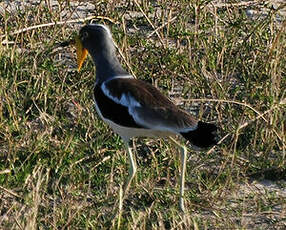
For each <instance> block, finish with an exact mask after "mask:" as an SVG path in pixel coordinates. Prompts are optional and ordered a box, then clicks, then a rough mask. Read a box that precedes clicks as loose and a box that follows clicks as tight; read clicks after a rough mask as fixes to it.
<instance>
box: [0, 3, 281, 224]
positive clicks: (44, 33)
mask: <svg viewBox="0 0 286 230" xmlns="http://www.w3.org/2000/svg"><path fill="white" fill-rule="evenodd" d="M88 2H89V3H90V4H91V5H92V4H94V5H95V10H94V11H92V10H88V9H85V8H84V7H85V6H87V3H86V1H83V2H82V3H79V2H77V3H74V1H72V2H68V1H59V4H58V6H51V5H49V4H48V1H47V2H44V1H42V2H41V4H42V5H41V7H40V6H35V5H34V6H33V7H26V8H24V9H21V10H20V9H18V10H17V9H14V10H11V8H7V10H6V11H5V12H4V11H3V12H2V11H1V18H0V25H1V27H0V30H1V34H2V35H1V39H2V42H1V44H2V45H1V46H0V73H1V78H0V84H1V87H0V100H1V101H0V153H1V154H0V162H1V163H0V185H1V186H0V196H1V202H0V210H1V212H0V213H1V215H0V226H1V229H52V228H53V229H279V228H280V229H282V228H283V227H285V225H286V219H285V212H286V206H285V204H286V198H285V197H286V195H285V188H286V185H285V179H286V169H285V151H286V148H285V146H286V133H285V132H286V131H285V130H286V112H285V111H286V110H285V103H286V101H285V96H286V95H285V94H286V68H285V67H286V58H285V53H286V39H285V27H286V24H285V17H284V16H283V15H280V16H279V13H280V12H281V10H283V8H284V10H285V4H284V5H283V4H282V3H281V5H280V7H278V8H273V7H272V6H271V4H270V3H268V2H267V1H264V2H260V1H253V2H252V4H250V5H243V4H241V2H240V1H232V3H233V4H231V3H228V4H223V3H221V4H219V3H220V2H219V1H218V2H216V3H212V1H193V2H191V3H189V2H188V1H172V2H169V1H161V2H160V3H155V2H149V1H142V2H140V3H139V2H137V1H128V2H127V3H123V2H117V1H114V2H111V1H101V2H99V3H97V2H95V1H88ZM258 2H260V3H258ZM1 4H2V3H1ZM3 4H4V3H3ZM248 4H249V3H248ZM88 6H90V5H88ZM79 8H83V9H85V10H83V11H79V10H78V9H79ZM246 8H249V9H253V10H257V11H258V12H257V14H255V16H254V17H253V18H249V17H248V16H247V15H246V13H245V10H246ZM9 9H10V10H9ZM262 11H263V12H264V13H262ZM81 12H85V13H84V14H83V15H80V13H81ZM87 15H96V16H104V17H108V18H110V19H112V20H114V21H116V22H118V24H112V23H110V22H109V21H108V20H100V19H98V20H97V21H98V22H101V23H103V22H105V23H107V24H109V25H110V28H111V30H112V32H113V34H114V39H115V41H116V43H117V45H118V47H119V49H120V50H121V52H122V54H123V56H124V59H123V58H122V57H121V61H122V63H123V64H124V66H125V67H126V68H127V69H129V71H131V70H132V71H133V73H134V75H135V76H137V78H140V79H144V80H146V81H148V82H151V83H152V84H154V85H156V86H158V87H159V88H160V89H161V91H163V92H164V93H165V94H166V95H169V96H170V97H172V98H173V99H174V101H176V102H177V103H178V104H179V105H180V106H181V107H183V108H185V109H186V110H188V111H189V112H191V113H194V114H195V115H196V116H197V117H198V118H200V119H203V120H207V121H216V123H217V124H218V126H219V128H220V130H221V137H225V136H226V135H227V136H226V138H225V139H223V141H222V143H221V144H220V145H218V146H217V147H216V148H215V149H214V150H212V151H210V152H201V153H199V152H194V151H191V150H190V154H189V157H188V162H187V175H186V187H187V188H186V193H185V199H186V207H187V212H186V213H185V214H182V213H180V211H179V209H178V189H179V186H178V176H179V164H180V161H179V154H178V150H177V149H176V148H175V147H174V146H172V145H171V144H170V143H169V142H168V141H167V140H163V139H162V140H160V139H158V140H157V139H153V140H152V139H143V138H139V139H138V140H136V142H134V146H136V149H137V153H136V158H137V164H138V172H137V175H136V179H135V180H134V182H133V183H132V186H131V189H130V192H129V194H128V197H127V199H126V200H125V201H124V205H123V211H122V213H120V215H119V214H118V213H117V209H118V203H119V191H120V186H121V185H122V184H123V183H124V181H125V179H126V177H127V173H128V162H127V156H126V153H125V151H124V146H123V143H122V141H121V140H120V138H119V137H118V136H116V135H114V134H113V133H112V132H111V130H110V129H109V128H108V127H107V126H106V125H105V124H104V123H103V122H102V121H101V120H100V119H98V117H97V115H96V113H95V110H94V108H93V102H92V88H93V84H94V80H95V76H94V65H93V63H92V61H91V59H89V61H88V62H87V63H86V64H85V65H84V68H83V70H82V71H81V72H80V73H77V72H76V60H75V57H74V54H73V50H72V49H69V48H68V49H67V48H65V49H63V48H59V47H57V44H58V43H59V42H62V41H64V40H67V39H69V38H70V37H71V36H72V35H71V34H73V33H76V32H77V31H78V29H79V28H80V26H82V25H83V24H82V23H67V24H61V25H53V26H52V25H50V26H45V27H39V28H33V29H31V30H29V31H27V32H18V33H16V34H15V33H14V34H13V32H15V31H17V30H19V29H22V28H29V27H31V26H34V25H43V24H46V23H50V22H63V21H65V20H70V19H72V18H73V17H76V18H79V17H80V18H84V17H85V16H87ZM278 16H279V18H280V19H281V18H282V19H283V20H284V21H283V20H282V21H280V22H279V20H278V19H279V18H278ZM283 17H284V18H283ZM277 18H278V19H277ZM162 25H164V26H162ZM156 28H160V29H158V30H157V33H155V32H154V31H155V29H156ZM266 182H267V183H271V186H266V185H265V183H266Z"/></svg>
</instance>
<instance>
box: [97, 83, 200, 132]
mask: <svg viewBox="0 0 286 230" xmlns="http://www.w3.org/2000/svg"><path fill="white" fill-rule="evenodd" d="M102 90H103V92H104V93H105V95H106V96H108V97H109V98H110V99H112V100H114V101H115V102H116V103H118V104H121V105H123V106H126V107H128V112H129V114H130V115H131V116H132V117H133V119H134V121H135V122H136V123H137V124H138V125H141V126H144V127H147V128H150V129H156V130H161V131H171V132H176V133H180V132H186V131H191V130H194V129H195V128H196V127H197V121H196V119H195V118H193V117H192V116H191V115H189V114H188V113H186V112H185V111H183V110H181V109H180V108H178V107H177V106H176V105H175V104H174V103H173V102H172V101H171V100H170V99H169V98H167V97H166V96H164V95H163V94H162V93H161V92H160V91H159V90H158V89H156V88H155V87H154V86H152V85H151V84H148V83H146V82H144V81H140V80H136V79H132V78H130V79H127V78H124V79H123V78H116V79H112V80H110V81H108V82H106V83H104V84H103V86H102Z"/></svg>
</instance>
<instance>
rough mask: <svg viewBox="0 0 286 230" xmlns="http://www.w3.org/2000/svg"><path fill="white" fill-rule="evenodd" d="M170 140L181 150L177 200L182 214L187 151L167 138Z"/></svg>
mask: <svg viewBox="0 0 286 230" xmlns="http://www.w3.org/2000/svg"><path fill="white" fill-rule="evenodd" d="M169 138H170V140H171V141H172V142H173V143H174V144H175V145H176V146H177V147H179V148H180V149H181V176H180V198H179V207H180V209H181V210H182V211H183V212H184V211H185V205H184V190H185V173H186V162H187V149H186V147H185V146H183V145H181V144H180V143H178V142H177V141H176V140H175V139H173V138H172V137H169Z"/></svg>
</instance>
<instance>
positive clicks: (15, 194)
mask: <svg viewBox="0 0 286 230" xmlns="http://www.w3.org/2000/svg"><path fill="white" fill-rule="evenodd" d="M0 189H2V190H3V191H5V192H6V193H9V194H10V195H12V196H15V197H17V198H20V199H21V200H22V199H23V198H22V197H21V196H19V195H18V194H17V193H15V192H13V191H12V190H10V189H7V188H4V187H2V186H1V185H0Z"/></svg>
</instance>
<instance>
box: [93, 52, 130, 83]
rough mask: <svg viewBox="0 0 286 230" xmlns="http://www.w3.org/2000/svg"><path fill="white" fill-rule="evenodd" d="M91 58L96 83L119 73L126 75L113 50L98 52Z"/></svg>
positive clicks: (119, 74)
mask: <svg viewBox="0 0 286 230" xmlns="http://www.w3.org/2000/svg"><path fill="white" fill-rule="evenodd" d="M92 58H93V60H94V63H95V65H96V84H100V83H102V82H104V81H107V80H110V79H112V78H114V77H118V76H121V75H128V72H127V71H125V70H124V69H123V68H122V66H121V64H120V62H119V60H118V58H117V57H116V54H115V50H108V51H105V52H99V53H97V54H95V55H94V56H93V57H92Z"/></svg>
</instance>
